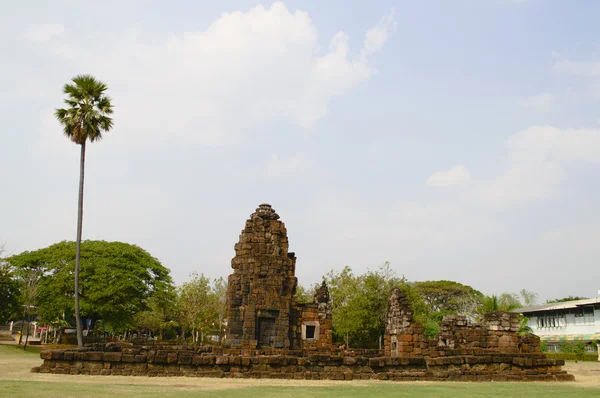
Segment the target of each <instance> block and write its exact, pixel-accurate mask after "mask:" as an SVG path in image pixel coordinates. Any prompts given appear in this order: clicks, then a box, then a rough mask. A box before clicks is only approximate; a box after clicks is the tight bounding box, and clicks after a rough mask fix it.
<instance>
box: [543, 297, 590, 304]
mask: <svg viewBox="0 0 600 398" xmlns="http://www.w3.org/2000/svg"><path fill="white" fill-rule="evenodd" d="M588 298H589V297H582V296H569V297H563V298H557V299H554V300H546V303H547V304H552V303H564V302H565V301H575V300H586V299H588Z"/></svg>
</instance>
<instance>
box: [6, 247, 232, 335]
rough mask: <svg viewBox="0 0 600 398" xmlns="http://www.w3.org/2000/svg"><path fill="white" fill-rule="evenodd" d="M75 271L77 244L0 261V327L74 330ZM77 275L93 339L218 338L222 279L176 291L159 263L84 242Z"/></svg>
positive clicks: (132, 250) (140, 253) (141, 253)
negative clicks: (19, 324) (25, 323)
mask: <svg viewBox="0 0 600 398" xmlns="http://www.w3.org/2000/svg"><path fill="white" fill-rule="evenodd" d="M74 267H75V243H74V242H67V241H65V242H60V243H56V244H54V245H52V246H49V247H47V248H44V249H40V250H36V251H32V252H24V253H21V254H18V255H14V256H10V257H7V258H4V259H2V257H1V253H0V323H5V322H7V321H9V320H32V319H34V318H37V319H39V324H40V325H49V326H53V327H60V326H64V327H68V326H72V325H74V324H75V320H74V299H73V297H74V283H73V280H74V279H73V278H74V275H73V274H74ZM80 267H81V270H80V283H79V286H80V311H81V316H82V319H85V320H86V323H84V325H83V328H84V330H85V329H87V328H88V322H89V329H90V334H104V333H110V334H125V333H132V332H137V333H142V334H146V335H149V336H157V337H159V338H169V339H171V338H176V337H178V336H179V337H183V338H185V337H189V338H191V339H193V340H194V341H198V342H200V341H205V340H207V338H208V337H207V336H209V335H215V336H222V334H223V327H222V325H223V320H224V317H225V291H226V289H227V286H226V282H225V281H224V280H223V278H219V279H213V280H211V279H208V278H206V277H204V276H203V275H197V274H192V279H191V280H190V281H189V282H186V283H184V284H183V285H182V286H180V287H176V286H175V285H174V283H173V280H172V278H171V276H170V271H169V269H168V268H166V267H164V266H163V265H162V264H161V263H160V261H158V260H157V259H156V258H154V257H152V256H151V255H150V254H149V253H148V252H147V251H145V250H143V249H142V248H140V247H138V246H135V245H130V244H127V243H122V242H105V241H84V242H82V244H81V264H80Z"/></svg>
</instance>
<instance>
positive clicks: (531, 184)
mask: <svg viewBox="0 0 600 398" xmlns="http://www.w3.org/2000/svg"><path fill="white" fill-rule="evenodd" d="M565 176H566V173H565V171H564V170H563V169H562V167H560V166H559V165H557V164H555V163H548V162H542V163H527V164H520V165H515V166H512V167H510V168H509V169H508V170H506V171H505V172H504V173H502V174H501V175H500V176H498V177H496V178H494V179H493V180H490V181H479V182H478V183H477V184H475V185H474V186H473V188H472V189H471V190H470V191H467V192H466V193H465V194H464V196H463V199H465V200H467V201H469V202H476V203H480V204H484V205H493V206H511V205H518V204H522V203H527V202H531V201H535V200H540V199H546V198H548V197H551V196H553V195H556V194H557V189H558V185H559V184H560V183H561V182H562V181H563V180H564V178H565Z"/></svg>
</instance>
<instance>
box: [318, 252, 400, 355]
mask: <svg viewBox="0 0 600 398" xmlns="http://www.w3.org/2000/svg"><path fill="white" fill-rule="evenodd" d="M324 279H325V281H326V282H327V285H328V287H329V294H330V295H331V300H332V312H333V333H334V338H335V339H336V341H346V340H348V343H349V344H350V346H354V347H356V346H359V347H370V348H375V347H377V345H378V343H379V337H380V336H381V335H382V334H383V332H384V331H385V321H386V313H387V302H388V300H389V297H390V294H391V291H392V288H393V287H394V286H397V285H400V284H401V283H402V282H403V280H404V279H403V278H398V277H397V276H396V275H395V274H394V272H393V271H392V269H391V268H390V266H389V263H385V264H383V265H382V266H381V267H379V268H378V269H377V270H376V271H368V272H366V273H365V274H363V275H354V274H353V272H352V269H351V268H350V267H348V266H346V267H344V269H343V270H342V271H341V272H334V271H333V270H332V271H330V272H329V273H328V274H327V275H325V277H324Z"/></svg>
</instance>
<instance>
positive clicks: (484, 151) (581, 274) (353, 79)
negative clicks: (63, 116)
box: [0, 0, 600, 301]
mask: <svg viewBox="0 0 600 398" xmlns="http://www.w3.org/2000/svg"><path fill="white" fill-rule="evenodd" d="M599 13H600V3H599V2H596V1H592V0H589V1H584V0H582V1H579V2H576V3H573V2H566V1H560V0H547V1H546V0H485V1H483V0H477V1H476V0H456V1H452V2H450V1H442V0H439V1H426V0H424V1H419V2H415V1H400V0H395V1H394V0H379V1H370V2H362V1H361V2H359V1H347V0H331V1H327V2H323V1H286V2H280V1H277V2H262V3H259V2H257V1H256V0H254V1H242V0H240V1H227V0H222V1H219V2H198V1H192V0H189V1H177V0H173V1H170V2H169V3H168V5H167V3H165V2H163V1H158V0H156V1H127V0H120V1H113V0H107V1H103V2H82V1H70V0H68V1H67V0H56V1H54V2H52V4H51V5H49V3H48V2H36V1H31V2H11V3H7V4H4V5H3V12H2V14H1V15H0V54H2V56H1V57H2V61H1V62H0V87H1V89H0V120H2V128H1V129H0V148H1V152H0V184H1V185H0V187H2V188H0V242H4V243H6V248H7V249H8V250H9V252H11V253H20V252H22V251H26V250H30V251H31V250H35V249H38V248H43V247H46V246H49V245H51V244H53V243H55V242H59V241H62V240H74V239H75V235H76V221H77V187H78V177H79V148H78V147H77V146H76V145H75V144H73V143H72V142H70V141H69V140H68V139H67V138H65V137H64V136H63V134H62V130H61V126H60V125H59V124H58V122H57V121H56V120H55V118H54V116H53V111H54V109H55V108H59V107H62V106H63V103H62V100H63V98H64V97H63V94H62V87H63V85H64V84H65V83H67V82H69V80H70V79H71V78H72V77H74V76H76V75H78V74H92V75H94V76H95V77H96V78H98V79H100V80H102V81H104V82H106V83H107V85H108V87H109V90H108V95H109V96H110V97H111V98H112V99H113V104H114V108H115V113H114V128H113V129H112V130H111V131H110V132H108V133H106V134H105V136H104V139H103V140H102V141H100V142H97V143H93V144H91V145H88V147H87V154H86V180H85V196H84V220H83V238H84V239H102V240H107V241H124V242H129V243H132V244H136V245H139V246H140V247H142V248H144V249H145V250H147V251H148V252H149V253H151V254H152V255H153V256H155V257H157V258H158V259H159V260H160V261H161V262H162V263H163V265H165V266H166V267H168V268H170V269H171V273H172V276H173V278H174V280H175V282H176V283H178V284H179V283H182V282H184V281H186V280H188V279H189V277H190V273H192V272H197V273H203V274H205V275H207V276H209V277H220V276H224V277H225V276H227V275H228V274H230V273H231V272H232V269H231V258H232V257H233V256H234V250H233V246H234V244H235V243H236V242H237V240H238V239H239V234H240V232H241V230H242V228H243V226H244V223H245V220H246V219H247V218H248V217H249V215H250V214H251V213H252V212H253V211H254V210H255V209H256V207H257V206H258V205H259V204H260V203H270V204H271V205H272V206H273V208H274V209H275V210H276V211H277V212H278V214H279V215H280V216H281V220H282V221H283V222H285V224H286V227H287V230H288V237H289V241H290V251H294V252H295V253H296V256H297V258H298V260H297V266H296V276H297V277H298V279H299V283H300V284H301V285H304V286H309V285H311V284H313V283H316V282H319V281H320V280H321V277H322V275H324V274H325V273H326V272H327V271H329V270H335V271H340V270H341V269H342V268H343V267H344V266H350V267H351V268H352V270H353V271H354V272H355V273H356V274H360V273H363V272H365V271H367V270H375V269H377V267H379V266H380V265H381V264H383V263H384V262H386V261H389V262H390V265H391V267H392V268H393V269H394V270H395V272H396V273H397V275H398V276H402V275H404V276H405V277H406V278H407V279H408V280H411V281H425V280H441V279H446V280H454V281H458V282H460V283H463V284H467V285H470V286H472V287H474V288H476V289H479V290H481V291H482V292H484V293H485V294H499V293H502V292H518V291H519V290H521V289H527V290H530V291H534V292H537V293H538V294H539V300H540V301H543V300H545V299H551V298H557V297H564V296H568V295H577V296H586V297H594V296H596V295H597V294H598V293H597V292H598V289H600V267H599V266H598V260H599V259H600V244H599V243H598V242H600V208H599V207H598V203H600V185H599V184H598V183H597V181H598V179H599V178H600V42H599V40H598V38H599V37H600V27H599V25H598V24H597V15H598V14H599Z"/></svg>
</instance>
